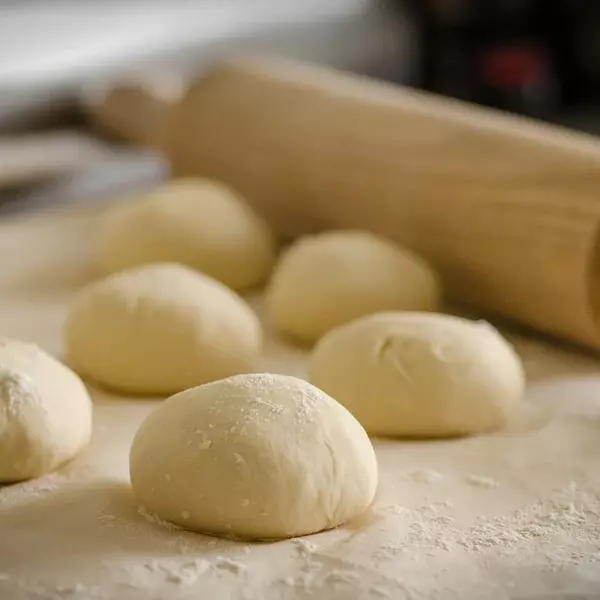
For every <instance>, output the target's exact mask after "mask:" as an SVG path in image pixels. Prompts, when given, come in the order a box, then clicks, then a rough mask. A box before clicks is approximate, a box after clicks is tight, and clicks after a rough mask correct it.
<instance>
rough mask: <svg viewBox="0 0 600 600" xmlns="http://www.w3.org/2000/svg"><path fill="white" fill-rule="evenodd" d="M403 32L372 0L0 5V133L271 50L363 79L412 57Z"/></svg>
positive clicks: (108, 0)
mask: <svg viewBox="0 0 600 600" xmlns="http://www.w3.org/2000/svg"><path fill="white" fill-rule="evenodd" d="M409 45H410V36H409V32H408V27H407V26H406V24H405V23H404V22H403V21H402V19H400V17H399V14H398V12H397V11H395V10H392V9H391V8H390V7H389V6H388V4H387V3H385V2H381V1H377V0H195V1H194V0H170V1H169V2H167V1H165V0H129V1H128V2H127V1H119V2H117V1H116V0H105V1H104V2H100V1H98V0H95V1H89V0H79V1H78V2H72V1H58V0H46V1H45V2H31V1H29V2H19V3H14V4H12V3H11V4H9V5H4V6H2V7H0V126H1V125H3V124H4V125H6V124H7V123H10V122H12V123H14V122H15V121H18V120H19V119H20V118H21V119H22V118H29V117H30V116H31V115H32V114H34V113H35V112H36V111H39V110H42V109H45V110H47V109H48V106H55V107H56V106H58V105H60V104H61V103H64V102H67V101H69V100H70V99H73V98H74V97H76V95H77V93H78V91H79V89H80V88H81V86H82V85H85V84H88V83H90V82H93V83H95V82H97V81H99V80H100V81H101V80H108V79H110V78H112V77H115V76H117V77H121V76H122V75H123V74H126V73H133V72H137V71H140V70H145V69H150V68H152V69H154V68H159V69H162V70H165V69H173V70H176V71H177V72H181V73H187V72H190V71H193V72H199V71H200V72H201V71H202V69H203V68H205V67H207V66H208V65H210V64H211V63H212V62H214V61H215V60H216V59H218V58H220V57H223V56H227V55H231V54H234V53H243V52H245V51H248V52H253V53H254V52H273V53H277V54H281V55H283V56H287V57H290V58H296V59H301V60H306V61H313V62H318V63H322V64H326V65H329V66H334V67H339V68H346V69H351V70H354V71H360V72H373V71H376V72H377V71H379V70H380V69H386V68H393V69H394V71H395V72H402V71H403V70H406V69H407V68H408V60H409V57H410V48H409Z"/></svg>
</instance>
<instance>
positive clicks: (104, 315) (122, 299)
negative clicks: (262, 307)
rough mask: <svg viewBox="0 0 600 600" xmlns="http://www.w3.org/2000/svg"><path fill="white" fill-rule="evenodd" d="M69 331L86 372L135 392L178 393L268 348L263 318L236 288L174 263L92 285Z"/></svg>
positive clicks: (78, 364) (75, 360)
mask: <svg viewBox="0 0 600 600" xmlns="http://www.w3.org/2000/svg"><path fill="white" fill-rule="evenodd" d="M65 331H66V344H67V351H68V356H69V360H70V361H71V363H72V364H73V365H74V367H75V368H76V369H77V370H78V371H79V372H80V373H82V374H84V375H86V376H88V377H90V378H91V379H93V380H95V381H97V382H98V383H100V384H102V385H105V386H107V387H109V388H114V389H116V390H120V391H123V392H132V393H136V394H172V393H175V392H179V391H181V390H183V389H186V388H189V387H193V386H195V385H200V384H202V383H207V382H209V381H213V380H215V379H220V378H222V377H228V376H229V375H233V374H236V373H244V372H247V371H250V370H252V369H253V367H254V366H255V363H256V361H257V359H258V358H259V356H260V352H261V346H262V331H261V326H260V323H259V321H258V319H257V317H256V315H255V314H254V312H253V311H252V310H251V309H250V307H249V306H248V305H247V304H246V303H245V302H244V301H243V300H242V299H241V298H240V297H239V296H238V295H237V294H236V293H235V292H233V291H232V290H230V289H229V288H227V287H225V286H224V285H223V284H221V283H219V282H218V281H215V280H214V279H211V278H210V277H207V276H206V275H203V274H202V273H199V272H198V271H194V270H192V269H190V268H188V267H184V266H183V265H177V264H172V263H166V264H155V265H146V266H142V267H137V268H134V269H130V270H127V271H123V272H121V273H116V274H113V275H109V276H108V277H107V278H105V279H103V280H101V281H98V282H95V283H92V284H90V285H89V286H87V287H86V288H84V289H83V290H81V291H80V292H79V294H78V295H77V296H76V298H75V300H74V302H73V305H72V307H71V310H70V313H69V316H68V318H67V322H66V328H65Z"/></svg>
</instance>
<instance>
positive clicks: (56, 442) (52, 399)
mask: <svg viewBox="0 0 600 600" xmlns="http://www.w3.org/2000/svg"><path fill="white" fill-rule="evenodd" d="M91 434H92V401H91V399H90V396H89V394H88V392H87V390H86V388H85V386H84V385H83V383H82V381H81V380H80V379H79V377H77V375H75V373H73V371H71V370H70V369H69V368H67V367H66V366H65V365H63V364H62V363H60V362H58V361H57V360H56V359H54V358H52V357H51V356H49V355H48V354H46V353H45V352H43V351H42V350H41V349H40V348H38V347H37V346H36V345H35V344H29V343H26V342H20V341H17V340H11V339H6V338H4V339H0V483H10V482H15V481H23V480H25V479H30V478H32V477H39V476H40V475H43V474H44V473H47V472H48V471H52V470H53V469H55V468H56V467H58V466H60V465H62V464H63V463H64V462H66V461H68V460H70V459H71V458H73V457H74V456H75V455H76V454H77V453H78V452H79V451H80V450H81V449H82V448H83V447H84V446H85V445H86V444H87V443H88V442H89V440H90V437H91Z"/></svg>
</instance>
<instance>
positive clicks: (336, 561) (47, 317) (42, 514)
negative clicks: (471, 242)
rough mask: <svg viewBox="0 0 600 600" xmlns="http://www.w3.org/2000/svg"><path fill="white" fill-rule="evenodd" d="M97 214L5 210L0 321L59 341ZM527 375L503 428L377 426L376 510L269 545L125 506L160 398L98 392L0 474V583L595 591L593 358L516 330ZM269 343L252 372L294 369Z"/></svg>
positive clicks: (598, 566)
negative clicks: (26, 468) (89, 406)
mask: <svg viewBox="0 0 600 600" xmlns="http://www.w3.org/2000/svg"><path fill="white" fill-rule="evenodd" d="M95 217H96V215H95V214H93V213H90V212H85V213H84V212H79V213H70V214H63V215H56V216H39V217H34V218H27V219H20V220H14V221H7V222H5V223H2V224H0V334H2V335H9V336H15V337H19V338H23V339H26V340H31V341H34V342H37V343H39V344H40V345H41V346H42V347H43V348H44V349H46V350H48V351H50V352H52V353H55V354H57V355H58V356H60V355H61V327H62V323H63V319H64V317H65V314H66V310H67V305H68V301H69V298H70V297H71V295H72V293H73V291H74V290H75V289H77V287H78V286H80V285H82V284H83V283H85V282H87V281H90V280H92V279H93V278H94V273H93V269H92V267H91V262H90V247H91V246H90V244H91V241H92V240H93V234H94V226H95V223H96V222H97V219H96V218H95ZM512 339H513V340H514V341H515V342H516V344H517V348H518V350H519V351H520V353H521V356H522V357H523V358H524V360H525V363H526V366H527V371H528V375H529V380H530V387H529V391H528V396H527V407H528V410H526V411H525V412H524V414H523V416H522V417H521V418H520V419H519V420H518V422H515V423H514V424H513V425H511V427H510V428H509V429H508V430H507V431H505V432H502V433H497V434H494V435H488V436H483V437H477V438H470V439H464V440H452V441H437V442H399V441H391V440H376V441H375V447H376V450H377V455H378V459H379V464H380V479H381V482H380V488H379V492H378V496H377V499H376V502H375V504H374V506H373V508H372V510H371V511H370V512H369V513H368V514H367V515H365V516H364V517H363V518H362V519H361V520H360V521H358V522H355V523H352V524H351V525H349V526H347V527H343V528H340V529H338V530H335V531H331V532H326V533H322V534H318V535H313V536H309V537H306V538H302V539H298V540H291V541H286V542H280V543H273V544H246V543H239V542H231V541H225V540H220V539H216V538H211V537H208V536H202V535H196V534H192V533H186V532H183V531H180V530H176V529H174V528H169V527H168V526H165V524H161V523H160V522H157V520H156V519H153V518H152V516H151V515H146V514H143V511H142V512H140V511H139V510H138V508H137V507H136V506H135V504H134V502H133V499H132V495H131V491H130V487H129V482H128V481H129V479H128V452H129V445H130V442H131V439H132V437H133V435H134V433H135V430H136V428H137V427H138V425H139V423H140V422H141V420H142V419H143V418H144V417H145V416H146V415H147V414H148V412H149V411H150V410H152V408H153V407H155V406H156V402H157V401H158V400H139V399H124V398H117V397H111V396H109V395H107V394H106V393H100V392H96V393H94V398H95V402H96V406H95V432H94V438H93V441H92V444H91V446H90V447H89V448H88V450H87V451H86V452H85V453H84V454H83V455H82V456H80V457H79V458H78V459H77V460H76V461H75V462H74V463H71V464H70V465H68V466H67V467H65V468H64V469H62V470H61V471H59V472H57V473H54V474H51V475H48V476H46V477H43V478H41V479H38V480H36V481H31V482H27V483H23V484H17V485H12V486H5V487H3V488H0V598H1V599H2V600H5V599H6V600H22V599H27V600H29V599H34V598H52V599H54V598H61V599H62V598H69V599H76V600H83V599H86V600H87V599H91V600H94V599H105V600H108V599H118V600H128V599H138V598H139V599H143V600H153V599H165V600H179V599H188V598H189V599H194V600H203V599H207V600H213V599H215V600H217V599H218V600H226V599H229V598H240V599H248V600H250V599H257V600H270V599H275V598H277V599H287V598H312V599H317V600H319V599H323V600H336V599H340V600H342V599H343V600H353V599H359V598H360V599H371V598H373V599H376V598H394V599H403V598H407V599H413V598H414V599H418V598H440V599H444V600H446V599H451V598H457V599H458V598H460V599H467V598H477V599H486V598H499V599H500V598H502V599H504V598H515V599H517V598H531V599H533V598H536V599H542V598H566V597H571V598H574V597H576V598H600V362H598V361H595V360H594V359H592V358H590V357H587V356H584V355H577V354H571V353H569V352H568V351H567V350H565V349H560V348H554V347H552V346H551V345H549V344H547V343H546V342H538V341H536V340H532V339H526V338H520V337H519V338H517V337H514V336H512ZM303 368H304V355H303V352H302V351H301V350H299V349H296V348H293V347H290V346H286V345H284V344H282V343H279V342H275V341H273V340H271V341H269V343H268V348H267V357H266V359H265V363H264V370H271V371H274V372H282V373H290V374H295V375H300V376H301V375H302V374H303Z"/></svg>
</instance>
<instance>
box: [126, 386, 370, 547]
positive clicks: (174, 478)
mask: <svg viewBox="0 0 600 600" xmlns="http://www.w3.org/2000/svg"><path fill="white" fill-rule="evenodd" d="M129 465H130V473H131V483H132V486H133V491H134V494H135V497H136V499H137V501H138V502H140V503H141V504H142V505H143V506H144V507H145V508H146V509H149V510H150V511H152V512H154V513H156V514H157V515H158V516H160V517H162V518H163V519H166V520H167V521H171V522H172V523H175V524H176V525H180V526H181V527H184V528H186V529H190V530H192V531H197V532H200V533H210V534H213V535H218V536H222V537H233V538H245V539H281V538H289V537H295V536H299V535H306V534H310V533H315V532H318V531H322V530H324V529H330V528H332V527H336V526H338V525H341V524H342V523H345V522H346V521H348V520H350V519H353V518H354V517H357V516H359V515H360V514H362V513H363V512H364V511H365V510H366V509H367V508H368V507H369V505H370V504H371V502H372V501H373V498H374V496H375V491H376V488H377V459H376V457H375V453H374V451H373V447H372V446H371V442H370V441H369V438H368V437H367V434H366V433H365V431H364V429H363V428H362V427H361V426H360V424H359V423H358V422H357V421H356V419H355V418H354V417H353V416H352V415H351V414H350V413H349V412H348V411H347V410H346V409H345V408H344V407H343V406H341V405H340V404H339V403H338V402H336V401H335V400H333V399H332V398H330V397H329V396H328V395H327V394H325V393H323V392H322V391H321V390H319V389H317V388H315V387H314V386H312V385H310V384H309V383H307V382H306V381H302V380H301V379H297V378H295V377H290V376H286V375H271V374H249V375H238V376H235V377H230V378H228V379H224V380H222V381H217V382H214V383H211V384H208V385H203V386H200V387H197V388H195V389H191V390H186V391H184V392H182V393H180V394H177V395H176V396H173V397H172V398H169V399H168V400H166V401H165V402H164V403H163V404H161V406H160V407H159V408H158V409H157V410H155V411H154V412H153V413H152V414H151V415H150V416H149V417H148V418H147V419H146V420H145V421H144V422H143V423H142V425H141V427H140V428H139V430H138V431H137V433H136V435H135V439H134V441H133V444H132V447H131V453H130V460H129Z"/></svg>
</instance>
